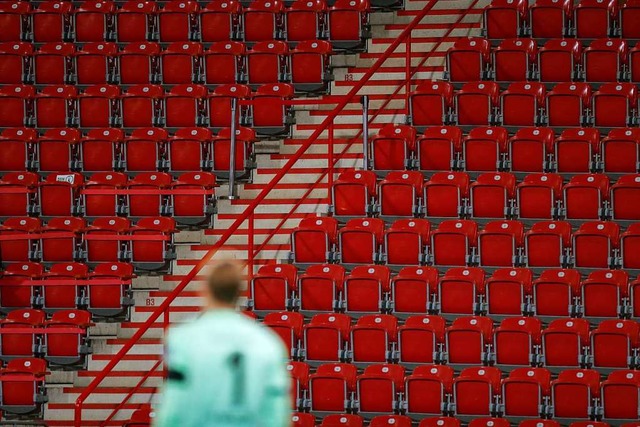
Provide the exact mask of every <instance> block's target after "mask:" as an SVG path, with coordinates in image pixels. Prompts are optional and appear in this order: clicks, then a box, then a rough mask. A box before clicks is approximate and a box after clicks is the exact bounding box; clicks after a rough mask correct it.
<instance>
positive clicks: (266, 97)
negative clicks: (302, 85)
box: [251, 83, 295, 137]
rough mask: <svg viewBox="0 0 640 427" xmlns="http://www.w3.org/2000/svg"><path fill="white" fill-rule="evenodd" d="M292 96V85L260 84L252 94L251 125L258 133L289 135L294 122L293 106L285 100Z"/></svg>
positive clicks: (269, 135)
mask: <svg viewBox="0 0 640 427" xmlns="http://www.w3.org/2000/svg"><path fill="white" fill-rule="evenodd" d="M293 96H294V89H293V86H292V85H289V84H286V83H273V84H265V85H262V86H260V87H259V88H258V89H257V90H256V91H255V92H254V93H253V94H252V99H251V100H252V105H251V127H252V128H253V130H254V131H255V132H256V133H257V134H258V135H264V136H268V137H273V136H289V135H290V133H291V125H293V124H294V123H295V116H294V112H293V108H292V106H291V105H288V104H287V102H288V101H289V100H291V99H292V98H293Z"/></svg>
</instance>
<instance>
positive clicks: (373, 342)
mask: <svg viewBox="0 0 640 427" xmlns="http://www.w3.org/2000/svg"><path fill="white" fill-rule="evenodd" d="M397 338H398V319H396V318H395V317H394V316H391V315H389V314H373V315H366V316H362V317H360V318H359V319H358V321H357V322H356V324H355V325H354V326H353V327H352V328H351V338H350V342H351V360H352V361H353V362H354V363H367V364H369V363H383V362H386V361H388V360H391V359H392V354H391V353H392V343H395V342H396V341H397ZM361 410H364V409H363V408H361ZM378 412H382V411H378Z"/></svg>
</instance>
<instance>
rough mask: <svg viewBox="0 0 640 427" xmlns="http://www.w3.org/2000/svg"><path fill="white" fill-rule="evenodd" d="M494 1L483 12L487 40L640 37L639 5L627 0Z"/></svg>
mask: <svg viewBox="0 0 640 427" xmlns="http://www.w3.org/2000/svg"><path fill="white" fill-rule="evenodd" d="M529 3H530V2H529V1H528V0H493V1H492V2H491V5H490V6H488V7H486V8H485V9H484V32H485V33H486V35H487V37H489V38H490V39H507V38H512V37H518V36H520V35H531V36H532V37H535V38H543V39H546V38H558V37H564V36H576V37H580V38H588V39H593V38H601V37H607V36H610V35H612V36H622V37H623V38H632V39H638V38H640V30H639V29H638V27H637V25H636V23H637V22H638V19H640V2H638V1H636V0H628V1H625V2H618V1H615V0H580V1H579V2H577V4H576V2H574V1H573V0H536V2H535V3H534V4H532V5H529Z"/></svg>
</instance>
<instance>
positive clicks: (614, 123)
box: [593, 83, 638, 127]
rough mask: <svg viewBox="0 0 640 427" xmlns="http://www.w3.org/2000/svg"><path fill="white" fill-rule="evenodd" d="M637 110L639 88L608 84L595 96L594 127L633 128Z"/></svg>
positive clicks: (628, 85) (628, 84)
mask: <svg viewBox="0 0 640 427" xmlns="http://www.w3.org/2000/svg"><path fill="white" fill-rule="evenodd" d="M637 110H638V88H637V86H636V85H635V84H633V83H606V84H603V85H602V86H600V89H598V91H597V92H595V93H594V94H593V123H594V126H605V127H626V126H631V125H632V124H633V123H634V120H635V115H636V113H637Z"/></svg>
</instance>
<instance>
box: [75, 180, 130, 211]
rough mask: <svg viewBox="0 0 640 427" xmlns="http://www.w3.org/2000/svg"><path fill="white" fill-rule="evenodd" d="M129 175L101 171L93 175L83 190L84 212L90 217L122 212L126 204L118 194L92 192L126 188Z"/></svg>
mask: <svg viewBox="0 0 640 427" xmlns="http://www.w3.org/2000/svg"><path fill="white" fill-rule="evenodd" d="M126 184H127V176H126V175H125V174H123V173H119V172H100V173H95V174H93V175H92V176H91V178H90V180H89V181H87V182H86V183H85V185H84V189H83V190H82V205H83V206H84V213H85V215H87V216H90V217H96V216H116V215H117V214H118V213H120V212H122V210H123V208H122V206H123V205H124V203H123V201H122V197H121V196H118V195H117V194H113V195H110V194H91V190H103V189H109V190H115V189H119V188H124V187H125V186H126Z"/></svg>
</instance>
